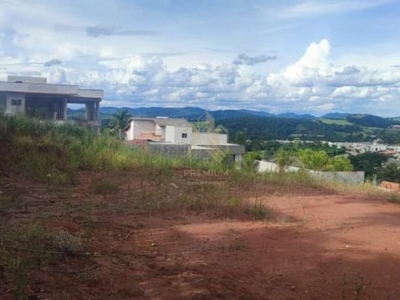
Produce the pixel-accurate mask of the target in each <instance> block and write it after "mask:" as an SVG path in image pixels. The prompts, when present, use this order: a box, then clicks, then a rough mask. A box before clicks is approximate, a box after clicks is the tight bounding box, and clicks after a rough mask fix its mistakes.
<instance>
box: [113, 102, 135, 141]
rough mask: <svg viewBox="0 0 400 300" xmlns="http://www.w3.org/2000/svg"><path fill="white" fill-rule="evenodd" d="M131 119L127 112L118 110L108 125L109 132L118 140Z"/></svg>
mask: <svg viewBox="0 0 400 300" xmlns="http://www.w3.org/2000/svg"><path fill="white" fill-rule="evenodd" d="M131 117H132V115H131V114H130V113H129V112H128V110H126V109H120V110H118V111H117V112H116V113H114V114H113V115H112V120H111V121H110V123H109V127H110V129H111V131H112V132H113V133H114V134H115V135H116V136H118V137H119V138H122V132H123V130H124V128H125V126H126V125H127V124H128V121H129V119H130V118H131Z"/></svg>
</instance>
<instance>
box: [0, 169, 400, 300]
mask: <svg viewBox="0 0 400 300" xmlns="http://www.w3.org/2000/svg"><path fill="white" fill-rule="evenodd" d="M84 176H86V177H84V178H83V179H81V181H80V182H81V184H80V185H78V186H75V187H71V188H65V187H64V188H62V189H61V188H59V187H54V186H49V185H46V184H37V183H34V182H28V181H22V180H21V179H19V178H17V177H12V176H11V177H8V178H6V177H2V181H1V182H2V184H1V185H0V187H1V189H0V190H1V192H2V195H3V197H4V195H9V194H10V195H11V193H14V194H15V192H16V191H18V195H19V198H18V199H20V200H21V199H22V200H21V201H22V202H23V205H19V206H18V207H16V208H15V207H13V208H7V210H6V209H2V212H3V215H4V216H8V217H10V216H11V217H12V220H13V222H15V224H17V223H21V222H22V223H23V222H25V223H27V224H28V223H29V220H32V219H33V218H38V216H41V220H43V222H44V223H45V224H46V226H48V227H51V228H62V229H64V230H66V231H68V232H70V233H71V234H75V233H83V234H84V237H85V239H87V244H88V246H89V248H88V249H90V250H88V256H87V257H81V256H76V257H64V258H62V259H61V260H60V261H58V262H57V264H54V265H51V264H50V265H49V266H46V267H42V268H37V269H33V270H31V271H30V273H29V286H28V291H29V294H30V295H31V297H32V298H30V299H55V300H56V299H271V300H272V299H273V300H275V299H321V300H322V299H399V297H400V296H399V295H400V268H399V265H400V251H399V247H400V206H396V205H394V204H388V203H386V202H385V201H383V200H384V199H382V201H379V200H373V201H372V200H366V199H363V197H359V196H357V195H341V194H333V193H332V194H329V193H321V192H315V194H313V193H312V192H308V193H298V195H296V193H295V192H294V193H288V194H287V195H284V194H280V195H279V196H273V195H269V196H267V195H266V196H264V197H258V198H257V201H262V202H263V203H265V204H266V205H269V206H272V207H274V208H276V209H277V211H278V212H279V213H278V215H277V216H276V219H275V220H274V221H253V220H249V219H247V220H246V219H238V220H232V219H222V218H214V217H210V215H208V214H199V213H194V212H191V213H189V212H186V213H182V212H176V213H174V212H168V211H164V212H159V213H154V212H153V213H131V211H130V210H129V209H128V207H127V206H126V203H125V202H124V201H125V200H122V199H123V198H122V196H121V195H122V194H123V193H124V191H123V190H121V191H118V192H116V193H112V194H109V195H99V194H95V193H93V192H92V191H91V190H90V188H89V185H90V184H89V183H90V180H89V179H88V178H87V175H84ZM85 178H86V181H85ZM121 178H122V177H121ZM14 194H12V195H14ZM24 204H27V205H24ZM28 246H29V245H27V247H28ZM18 255H20V253H19V252H18ZM93 266H94V267H93ZM3 273H4V274H2V276H1V278H0V279H1V280H2V285H1V287H0V298H1V299H13V295H14V294H13V293H14V291H15V284H14V283H13V281H12V280H10V279H9V277H7V276H6V275H7V272H3Z"/></svg>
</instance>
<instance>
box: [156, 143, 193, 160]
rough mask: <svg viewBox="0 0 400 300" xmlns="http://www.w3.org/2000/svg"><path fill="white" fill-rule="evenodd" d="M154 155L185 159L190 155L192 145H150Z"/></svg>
mask: <svg viewBox="0 0 400 300" xmlns="http://www.w3.org/2000/svg"><path fill="white" fill-rule="evenodd" d="M148 146H149V147H150V149H151V151H152V152H153V153H157V154H163V155H168V156H176V157H183V156H185V155H188V154H189V151H190V145H184V144H181V145H176V144H162V143H149V145H148Z"/></svg>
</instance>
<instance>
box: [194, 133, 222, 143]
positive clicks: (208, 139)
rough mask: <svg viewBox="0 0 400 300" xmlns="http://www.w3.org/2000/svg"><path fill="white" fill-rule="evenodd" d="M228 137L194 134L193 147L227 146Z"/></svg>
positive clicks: (214, 134)
mask: <svg viewBox="0 0 400 300" xmlns="http://www.w3.org/2000/svg"><path fill="white" fill-rule="evenodd" d="M227 143H228V135H227V134H220V133H214V132H193V138H192V145H200V146H208V145H210V146H212V145H226V144H227Z"/></svg>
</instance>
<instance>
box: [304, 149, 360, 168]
mask: <svg viewBox="0 0 400 300" xmlns="http://www.w3.org/2000/svg"><path fill="white" fill-rule="evenodd" d="M297 154H298V157H299V159H300V161H301V163H302V164H303V167H304V168H306V169H311V170H315V171H336V172H337V171H352V170H353V166H352V164H351V162H350V160H348V159H347V158H345V157H329V155H328V154H327V153H326V152H325V151H323V150H320V151H313V150H311V149H303V150H299V151H298V152H297Z"/></svg>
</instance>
